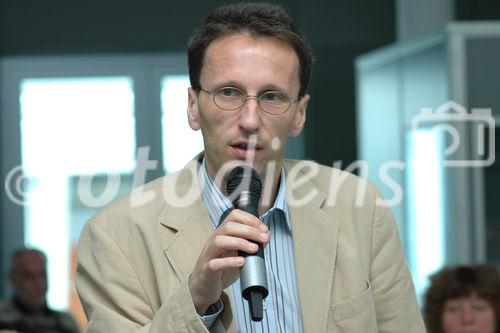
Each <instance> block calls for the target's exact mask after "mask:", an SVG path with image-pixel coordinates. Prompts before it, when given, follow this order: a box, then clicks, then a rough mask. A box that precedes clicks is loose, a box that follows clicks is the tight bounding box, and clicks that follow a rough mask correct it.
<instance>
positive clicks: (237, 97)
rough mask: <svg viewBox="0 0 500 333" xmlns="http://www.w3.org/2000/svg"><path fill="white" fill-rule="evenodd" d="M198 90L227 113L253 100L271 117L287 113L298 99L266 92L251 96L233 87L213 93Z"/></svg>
mask: <svg viewBox="0 0 500 333" xmlns="http://www.w3.org/2000/svg"><path fill="white" fill-rule="evenodd" d="M198 89H200V90H201V91H204V92H206V93H207V94H209V95H210V96H212V98H213V100H214V104H215V105H217V106H218V107H219V108H221V109H223V110H227V111H235V110H238V109H241V108H242V107H243V106H244V105H245V104H246V102H247V100H249V99H251V98H254V99H256V100H257V102H258V103H259V106H260V107H261V108H262V111H264V112H265V113H269V114H272V115H279V114H282V113H285V112H287V111H288V109H290V106H291V105H292V103H296V102H297V101H298V100H299V98H298V97H297V98H296V99H294V100H291V99H290V97H289V96H288V95H287V94H284V93H281V92H279V91H266V92H265V93H263V94H261V95H260V96H251V95H247V94H245V93H244V92H243V91H241V90H239V89H238V88H234V87H222V88H219V89H217V90H216V91H214V92H212V91H209V90H206V89H203V88H201V87H199V88H198Z"/></svg>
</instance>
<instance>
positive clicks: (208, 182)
mask: <svg viewBox="0 0 500 333" xmlns="http://www.w3.org/2000/svg"><path fill="white" fill-rule="evenodd" d="M198 179H199V181H200V184H201V188H202V199H203V203H204V204H205V206H206V207H207V209H208V214H209V216H210V219H211V220H212V224H213V226H214V228H217V226H218V225H219V223H220V218H221V216H222V214H224V212H225V211H226V210H228V209H230V208H234V206H233V204H232V203H231V201H230V200H229V199H228V198H227V197H226V196H225V195H224V193H222V192H221V190H220V189H219V188H218V187H217V186H216V185H215V183H214V181H213V180H212V178H211V177H210V175H209V174H208V169H207V167H206V164H205V160H204V159H203V161H202V162H201V166H200V169H199V170H198ZM273 209H280V210H282V211H283V212H284V214H285V221H286V224H287V227H288V231H289V232H290V233H291V232H292V227H291V224H290V215H289V211H288V205H287V202H286V179H285V170H284V168H283V167H281V173H280V184H279V189H278V194H277V195H276V200H275V201H274V205H273V207H272V208H270V209H269V210H268V211H267V212H265V213H264V214H263V215H262V216H261V218H263V217H264V216H266V215H267V214H268V213H269V212H270V211H272V210H273Z"/></svg>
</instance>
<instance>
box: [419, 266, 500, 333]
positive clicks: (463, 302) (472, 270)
mask: <svg viewBox="0 0 500 333" xmlns="http://www.w3.org/2000/svg"><path fill="white" fill-rule="evenodd" d="M424 319H425V323H426V326H427V329H428V332H429V333H498V332H500V273H499V270H498V269H497V268H495V267H493V266H487V265H481V266H459V267H451V268H444V269H442V270H441V271H439V272H437V273H436V274H434V275H433V276H432V277H431V285H430V287H429V289H428V290H427V293H426V295H425V304H424Z"/></svg>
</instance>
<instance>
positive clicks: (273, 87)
mask: <svg viewBox="0 0 500 333" xmlns="http://www.w3.org/2000/svg"><path fill="white" fill-rule="evenodd" d="M214 87H215V88H214V90H217V89H220V88H223V87H234V88H238V89H239V90H241V91H243V92H245V93H247V90H246V89H245V88H244V87H243V84H241V82H238V81H234V80H229V81H222V82H219V83H216V84H214ZM266 91H278V92H282V93H286V94H290V92H289V91H288V90H287V89H285V88H284V87H280V86H278V85H276V84H272V83H268V84H264V85H263V87H261V88H260V89H259V91H258V93H257V95H260V94H263V93H265V92H266Z"/></svg>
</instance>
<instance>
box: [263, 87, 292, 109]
mask: <svg viewBox="0 0 500 333" xmlns="http://www.w3.org/2000/svg"><path fill="white" fill-rule="evenodd" d="M259 102H260V106H261V107H262V109H264V111H266V112H268V113H272V114H280V113H283V112H285V111H286V110H288V108H289V107H290V97H288V96H287V95H285V94H283V93H280V92H278V91H268V92H266V93H264V94H262V95H261V96H260V98H259Z"/></svg>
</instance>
